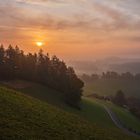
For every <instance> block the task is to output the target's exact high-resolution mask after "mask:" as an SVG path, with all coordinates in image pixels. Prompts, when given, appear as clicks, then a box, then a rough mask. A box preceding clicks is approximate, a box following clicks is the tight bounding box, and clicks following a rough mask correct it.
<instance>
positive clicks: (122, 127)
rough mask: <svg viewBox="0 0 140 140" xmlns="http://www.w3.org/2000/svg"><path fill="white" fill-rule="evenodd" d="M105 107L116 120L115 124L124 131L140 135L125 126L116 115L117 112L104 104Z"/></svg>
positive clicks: (114, 120)
mask: <svg viewBox="0 0 140 140" xmlns="http://www.w3.org/2000/svg"><path fill="white" fill-rule="evenodd" d="M104 109H105V110H106V112H107V113H108V115H109V116H110V118H111V119H112V121H113V122H114V124H115V125H116V126H117V127H118V128H120V129H122V130H123V132H125V133H127V134H128V135H133V136H139V137H140V135H138V134H136V133H134V132H132V131H130V130H129V129H128V128H126V127H124V125H123V124H122V123H121V121H120V120H119V119H118V118H117V116H116V115H115V113H113V112H112V111H111V110H110V109H109V108H108V107H107V106H105V105H104Z"/></svg>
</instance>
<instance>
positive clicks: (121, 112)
mask: <svg viewBox="0 0 140 140" xmlns="http://www.w3.org/2000/svg"><path fill="white" fill-rule="evenodd" d="M108 106H109V108H111V110H112V111H113V112H114V113H115V114H116V115H117V117H118V118H119V120H121V122H123V124H125V126H126V127H127V128H132V129H134V130H137V131H138V132H140V120H139V119H138V118H136V117H135V116H134V115H133V114H131V113H130V112H129V111H128V110H126V109H124V108H121V107H119V106H116V105H114V104H112V103H110V104H108Z"/></svg>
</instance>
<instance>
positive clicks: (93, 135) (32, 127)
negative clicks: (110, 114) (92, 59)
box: [0, 87, 136, 140]
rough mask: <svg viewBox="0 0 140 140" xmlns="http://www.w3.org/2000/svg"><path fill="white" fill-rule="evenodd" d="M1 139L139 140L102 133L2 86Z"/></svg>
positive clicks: (91, 126) (0, 95)
mask: <svg viewBox="0 0 140 140" xmlns="http://www.w3.org/2000/svg"><path fill="white" fill-rule="evenodd" d="M0 106H1V107H0V139H6V140H7V139H14V140H15V139H34V140H35V139H48V140H53V139H57V140H59V139H60V140H62V139H66V140H69V139H70V140H71V139H73V140H79V139H80V140H82V139H83V140H86V139H96V140H107V139H109V140H111V139H112V140H118V139H119V140H121V139H123V140H129V139H130V140H135V139H136V138H134V137H130V136H126V135H123V134H122V133H119V131H113V130H112V131H110V130H109V129H108V130H102V128H99V127H98V126H96V125H90V123H88V122H86V121H84V120H82V119H81V118H79V117H78V116H75V115H72V114H70V113H66V112H64V111H62V110H60V109H57V108H55V107H53V106H51V105H48V104H47V103H45V102H41V101H39V100H36V99H34V98H31V97H28V96H25V95H23V94H20V93H17V92H16V91H13V90H9V89H6V88H2V87H0Z"/></svg>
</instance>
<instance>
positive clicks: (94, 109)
mask: <svg viewBox="0 0 140 140" xmlns="http://www.w3.org/2000/svg"><path fill="white" fill-rule="evenodd" d="M20 91H21V92H23V93H25V94H26V95H30V96H32V97H35V98H37V99H40V100H42V101H46V102H48V103H50V104H53V105H55V106H57V107H60V108H62V109H64V110H65V111H68V112H70V113H74V114H77V115H79V116H81V117H83V118H84V119H86V120H88V121H90V122H92V123H94V124H98V125H100V126H102V127H112V128H116V126H115V125H114V124H113V122H112V121H111V119H110V117H109V116H108V114H107V113H106V111H105V110H104V108H103V107H102V106H101V105H100V103H98V102H97V101H95V100H94V101H93V100H90V99H88V98H85V97H84V98H83V99H82V102H81V110H77V109H74V108H71V107H69V106H67V105H66V104H65V103H64V102H63V101H62V98H61V94H60V93H59V92H57V91H55V90H52V89H49V88H47V87H44V86H41V85H38V84H33V85H32V86H30V87H27V88H23V89H20Z"/></svg>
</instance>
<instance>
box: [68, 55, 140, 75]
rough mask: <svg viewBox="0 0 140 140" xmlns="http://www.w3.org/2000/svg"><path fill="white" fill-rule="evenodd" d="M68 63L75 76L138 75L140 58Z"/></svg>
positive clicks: (110, 58)
mask: <svg viewBox="0 0 140 140" xmlns="http://www.w3.org/2000/svg"><path fill="white" fill-rule="evenodd" d="M68 63H69V65H71V66H73V67H74V68H75V70H76V72H77V74H83V73H86V74H92V73H102V72H105V71H116V72H118V73H122V72H127V71H129V72H131V73H140V58H120V57H108V58H105V59H97V60H94V61H69V62H68Z"/></svg>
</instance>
